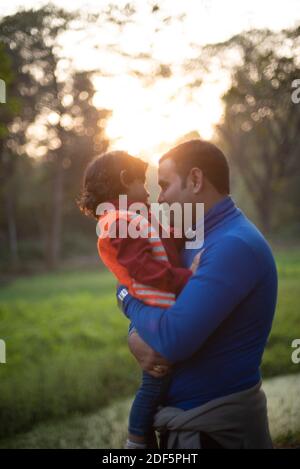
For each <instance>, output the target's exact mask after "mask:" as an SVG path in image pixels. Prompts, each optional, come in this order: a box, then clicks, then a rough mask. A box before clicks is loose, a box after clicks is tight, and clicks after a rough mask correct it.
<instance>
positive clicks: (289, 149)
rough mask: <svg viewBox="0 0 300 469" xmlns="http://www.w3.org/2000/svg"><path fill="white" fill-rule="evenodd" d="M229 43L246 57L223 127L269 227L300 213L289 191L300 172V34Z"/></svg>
mask: <svg viewBox="0 0 300 469" xmlns="http://www.w3.org/2000/svg"><path fill="white" fill-rule="evenodd" d="M297 31H298V32H299V29H298V30H297ZM219 47H222V48H223V47H224V45H222V46H219ZM226 47H237V48H238V49H239V51H240V56H241V58H242V61H241V63H239V64H238V66H236V67H235V68H234V73H233V80H232V85H231V87H230V89H229V90H228V91H227V92H226V94H225V95H224V97H223V100H224V104H225V113H224V119H223V122H222V124H221V125H220V126H219V132H220V135H221V139H222V140H223V142H224V143H225V145H226V147H227V150H228V154H229V155H230V158H231V160H232V161H233V163H234V164H235V166H236V167H237V169H238V171H239V174H240V175H241V177H242V178H243V180H244V182H245V185H246V187H247V189H248V193H249V194H250V196H251V197H252V199H253V201H254V204H255V207H256V210H257V213H258V215H259V219H260V223H261V225H262V227H263V228H264V230H265V231H269V230H270V229H271V228H272V227H275V226H278V225H279V224H283V223H284V221H288V220H289V221H291V219H292V218H293V217H294V216H295V215H296V213H299V209H298V206H297V205H296V204H295V202H294V203H293V202H291V200H290V195H289V189H290V187H291V186H293V187H295V182H296V178H298V177H299V175H300V165H299V151H300V133H299V130H300V105H296V104H294V103H293V102H292V99H291V94H292V91H293V90H292V83H293V81H294V80H295V79H296V78H298V77H299V76H300V69H299V61H298V59H297V56H296V54H295V53H294V51H295V50H297V47H299V35H298V34H296V31H283V32H281V33H278V34H277V33H270V32H269V31H251V32H248V33H244V34H242V35H239V36H236V37H234V38H232V39H231V40H230V41H229V42H227V43H226Z"/></svg>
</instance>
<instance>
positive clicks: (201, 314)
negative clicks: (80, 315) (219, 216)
mask: <svg viewBox="0 0 300 469" xmlns="http://www.w3.org/2000/svg"><path fill="white" fill-rule="evenodd" d="M262 273H263V272H262V271H261V269H260V268H259V267H258V263H257V260H256V257H255V255H254V253H253V251H252V249H251V247H250V246H248V245H247V244H246V243H245V242H244V241H243V240H242V239H240V238H238V237H229V236H228V237H226V238H225V239H224V240H223V241H222V242H220V243H218V244H217V245H216V246H214V247H212V248H210V249H207V250H206V251H205V253H204V255H203V258H202V259H201V263H200V265H199V267H198V270H197V272H196V273H195V274H194V275H193V276H192V278H191V280H190V281H189V283H188V284H187V286H186V287H185V288H184V290H183V291H182V293H181V294H180V295H179V297H178V299H177V301H176V303H175V304H174V305H173V306H172V307H171V308H169V309H163V308H157V307H152V306H147V305H144V303H142V302H141V301H139V300H137V299H135V298H133V297H132V296H131V295H129V294H128V295H127V296H126V297H125V299H124V303H123V311H124V313H125V314H126V315H127V316H128V317H129V318H130V319H131V321H132V323H133V325H134V327H135V328H136V329H137V331H138V333H139V335H140V336H141V337H142V339H143V340H144V341H145V342H146V343H147V344H148V345H150V347H152V348H153V349H154V350H155V351H156V352H158V353H160V354H161V355H162V356H164V357H165V358H166V359H168V360H169V361H170V362H177V361H182V360H185V359H186V358H188V357H190V356H191V355H192V354H194V353H195V352H196V351H197V350H198V349H200V348H201V347H202V346H203V344H204V343H205V341H206V340H207V339H208V338H209V337H210V335H211V334H212V333H213V332H214V331H215V330H216V329H217V328H218V327H220V325H221V324H222V322H223V321H224V320H225V319H226V318H227V317H228V316H229V315H230V314H231V313H232V311H233V310H234V309H235V307H236V306H238V304H239V303H240V302H241V301H242V300H243V299H244V298H246V297H247V295H248V294H249V293H250V292H251V290H252V289H253V288H254V286H255V285H256V283H257V282H258V280H259V278H260V277H261V275H262Z"/></svg>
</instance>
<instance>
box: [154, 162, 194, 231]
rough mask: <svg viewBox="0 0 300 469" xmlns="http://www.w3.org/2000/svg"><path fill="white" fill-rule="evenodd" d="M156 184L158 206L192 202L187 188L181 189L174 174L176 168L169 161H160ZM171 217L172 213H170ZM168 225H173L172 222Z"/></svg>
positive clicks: (177, 176) (180, 184) (178, 178)
mask: <svg viewBox="0 0 300 469" xmlns="http://www.w3.org/2000/svg"><path fill="white" fill-rule="evenodd" d="M158 184H159V185H160V188H161V191H160V194H159V196H158V202H159V203H160V204H162V203H165V202H166V203H167V204H169V205H171V204H173V203H174V202H177V203H180V205H181V206H182V208H183V204H184V203H187V202H193V198H192V193H191V192H190V190H189V188H188V186H187V187H182V180H181V178H180V176H179V175H178V174H177V172H176V166H175V164H174V163H173V161H172V160H171V159H166V160H164V161H162V162H161V163H160V165H159V168H158ZM171 215H172V213H171ZM170 224H171V225H174V220H172V219H171V220H170Z"/></svg>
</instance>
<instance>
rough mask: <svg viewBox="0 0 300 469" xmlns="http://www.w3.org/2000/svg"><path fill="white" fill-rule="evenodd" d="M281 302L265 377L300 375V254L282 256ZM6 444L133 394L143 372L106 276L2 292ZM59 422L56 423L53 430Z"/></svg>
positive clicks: (65, 277)
mask: <svg viewBox="0 0 300 469" xmlns="http://www.w3.org/2000/svg"><path fill="white" fill-rule="evenodd" d="M276 258H277V264H278V270H279V279H280V280H279V301H278V308H277V312H276V319H275V322H274V326H273V330H272V335H271V337H270V340H269V343H268V347H267V350H266V352H265V355H264V359H263V365H262V372H263V376H264V377H271V376H275V375H281V374H287V373H297V372H300V368H299V367H300V365H294V364H293V363H292V362H291V352H292V348H291V342H292V340H293V339H295V338H299V337H300V321H299V309H298V308H299V306H298V305H299V281H300V250H297V249H294V250H293V251H279V252H278V253H277V255H276ZM0 324H1V329H0V338H1V339H4V340H5V341H6V347H7V351H6V355H7V357H6V358H7V363H6V364H5V365H3V364H2V365H0V437H2V438H4V437H6V438H7V437H9V436H11V437H13V435H14V434H15V433H17V432H23V431H27V430H29V429H31V428H32V427H34V426H35V425H36V424H38V423H39V422H43V421H46V420H47V421H48V422H50V424H49V425H54V424H53V422H55V420H57V419H64V418H65V417H66V416H72V415H73V414H75V413H77V414H78V413H80V414H81V415H82V414H87V413H90V412H93V411H95V410H98V409H100V408H103V407H106V406H108V405H109V404H110V403H112V402H114V401H115V400H117V399H119V398H126V397H129V396H131V395H132V394H133V392H134V390H135V389H136V387H137V385H138V383H139V377H140V371H139V369H138V366H137V364H136V362H135V360H134V359H133V357H132V356H131V355H130V353H129V351H128V350H127V341H126V337H127V328H128V320H127V319H126V318H125V317H123V315H122V314H121V312H120V311H119V310H118V309H117V307H116V302H115V282H114V280H113V278H112V277H111V275H110V274H108V273H106V272H103V271H101V270H100V269H98V270H96V269H94V270H90V271H84V270H77V271H64V272H63V271H61V272H56V273H51V274H41V275H37V276H32V277H27V278H19V279H17V280H15V281H14V282H11V283H9V284H7V285H5V286H2V287H1V288H0ZM51 422H52V423H51Z"/></svg>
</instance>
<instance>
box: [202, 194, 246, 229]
mask: <svg viewBox="0 0 300 469" xmlns="http://www.w3.org/2000/svg"><path fill="white" fill-rule="evenodd" d="M240 213H241V212H240V210H239V209H238V208H237V206H236V205H235V203H234V201H233V200H232V198H231V197H230V196H229V195H228V196H225V197H224V198H223V199H222V200H220V201H219V202H217V203H216V204H215V205H213V206H212V207H211V208H210V209H209V210H208V211H207V212H206V214H205V215H204V234H206V233H208V232H209V231H211V230H212V229H214V228H216V227H217V226H219V225H221V224H223V223H224V222H225V221H228V220H229V219H231V218H234V217H236V216H238V215H239V214H240ZM201 223H203V221H202V220H200V221H199V222H197V223H196V226H195V228H196V230H197V229H199V227H200V226H201Z"/></svg>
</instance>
